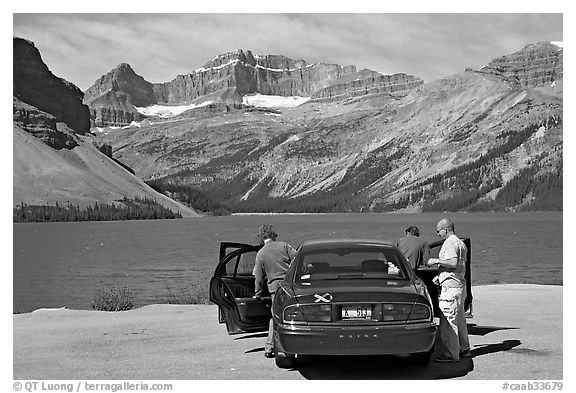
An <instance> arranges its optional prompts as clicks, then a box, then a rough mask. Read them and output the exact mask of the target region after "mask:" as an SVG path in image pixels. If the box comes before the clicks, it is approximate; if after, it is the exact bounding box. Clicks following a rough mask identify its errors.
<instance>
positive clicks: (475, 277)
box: [13, 212, 563, 312]
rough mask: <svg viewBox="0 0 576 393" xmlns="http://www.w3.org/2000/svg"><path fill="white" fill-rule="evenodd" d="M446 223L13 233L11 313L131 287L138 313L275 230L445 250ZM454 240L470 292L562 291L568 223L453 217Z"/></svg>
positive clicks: (366, 218) (115, 224) (294, 240)
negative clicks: (261, 232) (221, 256)
mask: <svg viewBox="0 0 576 393" xmlns="http://www.w3.org/2000/svg"><path fill="white" fill-rule="evenodd" d="M443 216H444V215H442V214H438V213H426V214H329V215H250V216H227V217H201V218H190V219H180V220H150V221H112V222H70V223H25V224H13V239H14V242H13V255H14V259H13V267H14V268H13V272H14V273H13V274H14V276H13V280H14V281H13V283H14V305H13V309H14V312H27V311H32V310H35V309H37V308H43V307H63V306H66V307H68V308H73V309H90V308H91V302H92V300H93V299H94V295H95V294H96V293H97V291H98V289H100V288H106V287H110V286H111V285H112V284H113V283H118V284H121V285H123V284H126V285H127V286H128V287H129V288H130V289H131V290H132V291H133V293H134V297H135V303H136V304H137V305H138V306H141V305H144V304H151V303H159V302H162V300H163V299H166V298H167V296H168V293H169V291H170V290H175V289H177V288H179V287H183V286H189V285H191V283H193V284H194V285H204V286H205V287H207V282H208V280H209V278H210V277H211V275H212V273H213V270H214V267H215V266H216V263H217V261H218V250H219V244H220V242H221V241H233V242H240V243H250V244H255V243H256V236H255V234H256V232H257V229H258V227H259V226H260V225H261V224H263V223H271V224H273V225H275V226H276V228H277V230H278V232H279V240H284V241H287V242H288V243H290V244H292V245H293V246H297V245H298V244H299V243H300V242H301V241H303V240H305V239H311V238H343V237H354V238H370V239H385V240H395V239H396V238H398V237H401V236H403V235H404V229H405V228H407V227H408V226H410V225H417V226H418V227H419V228H420V236H421V237H422V238H423V239H425V240H428V241H434V240H438V238H437V236H436V222H437V221H438V220H439V219H441V218H442V217H443ZM446 216H447V217H450V218H452V220H453V221H454V223H455V227H456V233H457V234H458V235H460V236H462V237H464V236H467V237H470V238H471V240H472V285H480V284H492V283H536V284H556V285H561V284H562V271H563V270H562V268H563V267H562V213H561V212H541V213H540V212H534V213H450V214H446Z"/></svg>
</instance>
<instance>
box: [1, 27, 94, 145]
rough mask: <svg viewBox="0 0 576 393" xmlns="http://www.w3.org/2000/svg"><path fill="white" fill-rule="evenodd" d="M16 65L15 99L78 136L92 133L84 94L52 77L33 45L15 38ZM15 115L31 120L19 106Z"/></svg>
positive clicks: (14, 73)
mask: <svg viewBox="0 0 576 393" xmlns="http://www.w3.org/2000/svg"><path fill="white" fill-rule="evenodd" d="M12 62H13V84H12V86H13V96H14V97H16V98H17V99H18V100H19V101H20V102H23V103H25V104H28V105H31V106H32V107H34V108H36V109H38V110H40V112H43V113H46V114H49V115H51V116H53V117H54V118H55V121H56V122H63V123H66V124H68V126H69V127H70V128H72V129H73V130H74V131H75V132H77V133H78V134H84V133H86V132H88V131H89V130H90V116H89V112H88V107H86V106H85V105H83V104H82V97H83V93H82V91H81V90H80V89H79V88H78V87H76V86H75V85H74V84H73V83H70V82H68V81H65V80H64V79H62V78H59V77H57V76H55V75H54V74H52V72H50V70H49V69H48V66H47V65H46V64H45V63H44V61H43V60H42V56H41V55H40V52H39V50H38V49H37V48H36V46H35V45H34V43H33V42H31V41H28V40H25V39H23V38H18V37H14V38H13V58H12ZM17 109H18V110H17ZM14 111H15V113H16V112H18V113H20V114H22V115H23V116H24V117H26V118H27V116H28V115H27V114H26V113H27V112H26V111H23V110H22V108H20V107H18V108H16V106H15V109H14ZM25 123H26V124H28V125H30V124H31V120H30V119H29V118H27V120H26V121H25ZM54 131H55V130H54Z"/></svg>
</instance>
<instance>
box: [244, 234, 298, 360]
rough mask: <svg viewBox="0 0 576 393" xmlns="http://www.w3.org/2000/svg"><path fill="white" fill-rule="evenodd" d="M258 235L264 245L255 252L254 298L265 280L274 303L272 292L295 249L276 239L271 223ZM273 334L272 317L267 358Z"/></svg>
mask: <svg viewBox="0 0 576 393" xmlns="http://www.w3.org/2000/svg"><path fill="white" fill-rule="evenodd" d="M258 237H259V238H260V242H261V243H264V247H262V248H261V249H260V251H258V253H257V254H256V262H255V264H254V272H253V273H254V277H255V278H256V291H255V294H254V298H262V290H263V289H264V282H265V280H266V283H267V285H268V291H269V292H270V297H271V298H272V303H274V293H275V292H276V290H277V289H278V286H279V285H280V281H282V280H283V279H284V275H285V274H286V270H288V266H289V265H290V261H291V260H292V258H293V257H294V254H296V250H294V248H292V246H290V245H289V244H288V243H284V242H281V241H276V238H277V237H278V233H277V232H276V228H274V226H272V225H269V224H265V225H262V226H261V227H260V229H259V232H258ZM273 334H274V327H273V323H272V319H270V326H269V329H268V338H267V339H266V344H265V345H264V356H266V357H267V358H271V357H274V341H273V337H274V336H273Z"/></svg>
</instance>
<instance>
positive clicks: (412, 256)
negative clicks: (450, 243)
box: [395, 226, 430, 270]
mask: <svg viewBox="0 0 576 393" xmlns="http://www.w3.org/2000/svg"><path fill="white" fill-rule="evenodd" d="M395 246H396V247H398V248H399V249H400V251H402V254H404V255H405V256H406V259H408V261H409V262H410V265H412V268H413V269H414V270H416V269H418V268H419V267H420V266H422V265H423V264H424V263H426V262H427V261H428V259H430V246H429V245H428V243H426V242H425V241H424V240H422V239H421V238H420V229H418V227H416V226H410V227H408V228H406V236H404V237H401V238H400V239H398V240H397V241H396V244H395Z"/></svg>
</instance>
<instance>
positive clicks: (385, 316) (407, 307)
mask: <svg viewBox="0 0 576 393" xmlns="http://www.w3.org/2000/svg"><path fill="white" fill-rule="evenodd" d="M411 310H412V305H411V304H407V303H383V304H382V321H384V322H394V321H406V320H408V317H409V316H410V311H411Z"/></svg>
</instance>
